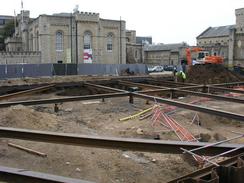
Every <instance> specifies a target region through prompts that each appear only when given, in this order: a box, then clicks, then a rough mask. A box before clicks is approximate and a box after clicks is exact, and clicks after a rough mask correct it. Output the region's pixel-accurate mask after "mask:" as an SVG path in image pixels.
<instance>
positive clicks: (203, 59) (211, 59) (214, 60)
mask: <svg viewBox="0 0 244 183" xmlns="http://www.w3.org/2000/svg"><path fill="white" fill-rule="evenodd" d="M194 52H195V53H197V54H198V55H197V58H196V60H195V61H194V63H193V61H192V53H194ZM186 59H187V64H188V65H192V64H193V65H194V64H223V62H224V58H223V57H222V56H218V55H210V54H209V52H208V51H204V49H203V48H199V47H194V48H186Z"/></svg>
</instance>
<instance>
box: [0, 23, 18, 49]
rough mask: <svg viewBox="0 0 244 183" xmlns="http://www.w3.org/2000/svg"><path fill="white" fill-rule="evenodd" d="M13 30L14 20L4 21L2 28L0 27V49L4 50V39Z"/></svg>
mask: <svg viewBox="0 0 244 183" xmlns="http://www.w3.org/2000/svg"><path fill="white" fill-rule="evenodd" d="M14 31H15V30H14V21H10V22H8V23H6V24H5V26H4V27H3V29H0V51H2V50H4V47H5V46H4V39H6V38H7V37H11V36H12V35H13V34H14Z"/></svg>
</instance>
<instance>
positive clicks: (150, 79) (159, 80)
mask: <svg viewBox="0 0 244 183" xmlns="http://www.w3.org/2000/svg"><path fill="white" fill-rule="evenodd" d="M147 81H149V82H154V83H157V84H172V85H180V86H198V85H199V84H195V83H182V82H174V81H165V80H162V79H152V78H148V79H147Z"/></svg>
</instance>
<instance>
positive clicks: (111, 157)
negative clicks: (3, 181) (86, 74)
mask: <svg viewBox="0 0 244 183" xmlns="http://www.w3.org/2000/svg"><path fill="white" fill-rule="evenodd" d="M54 96H55V95H54V94H46V95H45V94H43V95H33V96H28V97H19V98H18V100H24V99H27V98H28V99H30V98H31V99H38V98H49V97H54ZM55 97H56V96H55ZM196 99H197V98H196V97H186V98H181V99H177V100H181V101H193V100H196ZM198 99H199V98H198ZM128 100H129V99H128V97H122V98H112V99H105V102H102V101H101V100H93V101H78V102H69V103H63V104H60V105H59V109H60V110H59V112H57V113H55V112H54V105H51V104H50V105H37V106H29V107H26V106H21V105H18V106H13V107H10V108H3V109H0V112H1V116H0V126H4V127H16V128H26V129H35V130H44V131H53V132H66V133H76V134H87V135H101V136H110V137H132V138H144V139H154V137H155V136H156V135H159V136H160V138H161V139H164V140H178V138H177V137H176V135H175V134H174V133H173V132H169V131H165V129H164V128H162V127H160V126H156V127H152V125H151V119H150V118H147V119H145V120H139V119H138V118H135V119H132V120H128V121H124V122H121V121H119V119H120V118H123V117H127V116H129V115H131V114H135V113H137V112H140V111H141V110H142V109H146V108H149V107H151V106H153V105H154V103H152V102H151V103H150V104H149V105H148V104H145V100H143V99H135V101H134V104H129V102H128ZM201 105H203V106H209V107H212V108H217V109H222V110H227V111H232V112H235V113H243V111H244V105H243V104H235V105H232V103H229V102H222V101H213V100H211V101H208V102H204V103H201ZM162 107H164V106H162ZM195 114H196V113H195V112H193V111H190V110H184V109H177V110H176V112H175V113H173V114H172V115H171V116H172V117H173V118H174V119H176V120H177V121H178V122H179V123H180V124H181V125H183V126H185V127H187V128H188V129H189V130H190V131H191V132H192V133H193V134H194V135H195V136H198V135H199V134H205V135H206V134H207V135H208V136H210V139H209V140H208V141H211V142H213V141H216V139H217V140H219V138H227V137H233V136H235V134H233V133H232V132H231V131H236V132H241V133H244V126H243V124H242V123H240V122H237V121H233V120H228V119H225V118H221V117H216V116H212V115H206V114H203V113H197V114H198V115H199V118H200V122H201V126H198V125H196V124H190V123H191V121H192V118H193V117H194V115H195ZM216 134H217V135H216ZM9 142H13V143H16V144H19V145H22V146H25V147H28V148H31V149H34V150H37V151H40V152H43V153H46V154H47V157H39V156H37V155H32V154H29V153H26V152H23V151H21V150H17V149H14V148H12V147H8V148H7V149H6V151H1V152H0V164H1V165H2V166H10V167H17V168H22V169H28V170H33V171H40V172H45V173H51V174H56V175H61V176H67V177H73V178H80V179H85V180H90V181H94V182H99V183H110V182H111V183H115V182H125V183H148V182H151V183H162V182H167V181H169V180H171V179H173V178H177V177H179V176H181V175H184V174H187V173H190V172H192V171H194V170H196V169H197V167H196V166H193V165H191V164H189V163H188V162H187V161H186V160H185V159H184V158H183V157H182V155H172V154H159V153H145V152H132V151H122V150H108V149H99V148H87V147H76V146H68V145H59V144H48V143H39V142H38V143H37V142H30V141H22V140H9ZM233 142H235V143H244V139H238V140H235V141H233ZM145 148H146V147H145Z"/></svg>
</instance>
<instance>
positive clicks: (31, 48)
mask: <svg viewBox="0 0 244 183" xmlns="http://www.w3.org/2000/svg"><path fill="white" fill-rule="evenodd" d="M29 45H30V47H29V50H30V51H33V34H31V35H30V44H29Z"/></svg>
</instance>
